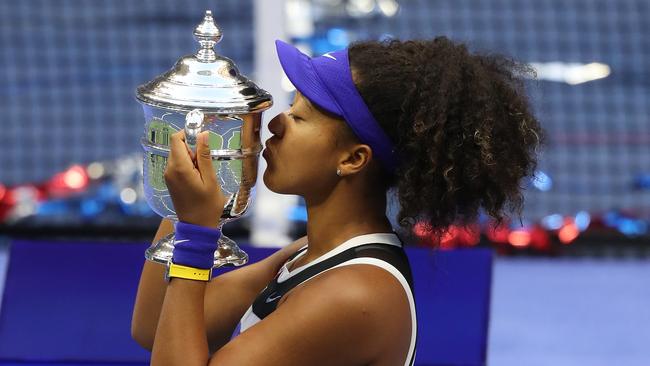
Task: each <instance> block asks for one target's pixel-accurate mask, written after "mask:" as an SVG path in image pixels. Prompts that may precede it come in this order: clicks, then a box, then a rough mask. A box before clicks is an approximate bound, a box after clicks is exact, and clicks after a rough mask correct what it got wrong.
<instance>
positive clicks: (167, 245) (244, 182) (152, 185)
mask: <svg viewBox="0 0 650 366" xmlns="http://www.w3.org/2000/svg"><path fill="white" fill-rule="evenodd" d="M221 37H222V35H221V30H220V29H219V28H218V27H217V25H216V24H215V23H214V19H213V18H212V12H211V11H209V10H208V11H206V12H205V16H204V18H203V21H202V22H201V24H199V25H198V26H197V27H196V28H195V29H194V38H195V39H196V40H197V41H198V42H199V44H200V49H199V50H198V52H197V53H196V54H194V55H188V56H184V57H182V58H181V59H180V60H178V61H177V62H176V64H175V65H174V67H173V68H172V69H171V70H169V71H167V72H166V73H164V74H162V75H160V76H158V77H156V78H155V79H153V80H152V81H150V82H148V83H146V84H144V85H141V86H139V87H138V89H137V92H136V96H137V99H138V101H139V102H140V103H141V104H142V108H143V109H144V117H145V128H144V137H143V138H142V141H141V142H142V147H143V148H144V152H145V153H144V191H145V196H146V199H147V203H148V204H149V206H151V208H152V209H153V210H154V211H155V212H156V213H157V214H158V215H160V216H162V217H165V218H168V219H171V220H173V221H177V218H176V213H175V211H174V207H173V204H172V201H171V197H170V195H169V191H168V189H167V186H166V184H165V180H164V175H163V174H164V171H165V165H166V162H167V156H168V155H169V139H170V136H171V135H172V134H173V133H175V132H176V131H179V130H180V129H184V130H185V136H186V142H187V144H188V147H189V148H190V149H195V144H196V136H197V135H198V134H199V133H200V132H202V131H208V132H209V140H208V141H209V146H210V153H211V156H212V163H213V164H214V168H215V171H216V172H217V176H218V179H219V182H220V185H221V190H222V192H223V193H224V195H225V196H226V198H227V203H226V206H225V208H224V212H223V215H222V216H221V219H220V221H219V229H221V226H222V225H223V224H224V223H226V222H228V221H231V220H235V219H237V218H239V217H241V216H242V215H243V214H244V212H245V211H246V209H247V208H248V205H249V203H250V196H251V190H252V188H253V186H254V185H255V181H256V179H257V164H258V159H259V153H260V151H261V150H262V144H261V141H260V128H261V122H262V113H263V111H265V110H267V109H268V108H270V107H271V105H272V104H273V101H272V98H271V95H270V94H269V93H267V92H266V91H264V90H262V89H260V88H259V87H257V86H256V85H255V84H254V83H253V82H251V81H250V80H248V79H247V78H246V77H245V76H244V75H242V74H240V73H239V70H238V69H237V67H236V66H235V65H234V63H233V62H232V60H230V59H228V58H226V57H223V56H220V55H218V54H217V53H216V52H215V50H214V46H215V45H216V44H217V43H218V42H219V41H220V40H221ZM215 220H219V218H215ZM218 244H219V245H218V249H217V250H216V252H215V256H214V268H217V267H221V266H223V265H235V266H240V265H243V264H245V263H246V262H247V261H248V255H247V254H246V253H244V252H243V251H242V250H241V249H240V248H239V247H238V246H237V244H236V243H235V242H234V241H232V240H231V239H229V238H227V237H226V236H223V235H222V236H221V238H220V239H219V243H218ZM173 249H174V234H173V233H172V234H170V235H168V236H166V237H164V238H163V239H161V240H160V241H158V242H157V243H153V244H152V245H151V247H149V248H148V249H147V251H146V252H145V257H146V258H147V259H148V260H151V261H156V262H160V263H163V264H166V263H167V262H169V261H170V260H171V258H172V251H173Z"/></svg>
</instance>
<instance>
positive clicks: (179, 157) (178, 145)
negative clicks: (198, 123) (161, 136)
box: [167, 130, 194, 170]
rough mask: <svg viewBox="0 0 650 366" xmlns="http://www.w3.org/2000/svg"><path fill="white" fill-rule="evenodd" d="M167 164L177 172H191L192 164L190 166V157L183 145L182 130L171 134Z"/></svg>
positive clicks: (183, 135)
mask: <svg viewBox="0 0 650 366" xmlns="http://www.w3.org/2000/svg"><path fill="white" fill-rule="evenodd" d="M167 164H170V165H172V166H174V168H176V169H179V170H187V169H189V170H191V169H192V168H193V167H194V164H192V157H191V156H190V154H189V153H188V151H187V147H186V145H185V132H184V131H182V130H181V131H179V132H176V133H174V134H172V136H171V141H170V144H169V157H168V163H167Z"/></svg>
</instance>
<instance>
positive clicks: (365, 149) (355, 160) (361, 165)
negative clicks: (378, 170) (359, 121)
mask: <svg viewBox="0 0 650 366" xmlns="http://www.w3.org/2000/svg"><path fill="white" fill-rule="evenodd" d="M371 160H372V149H371V148H370V146H368V145H366V144H354V145H352V146H351V147H350V148H349V149H347V151H346V152H345V153H344V154H343V156H342V158H341V160H339V165H338V168H339V169H341V176H343V177H344V176H346V175H352V174H357V173H359V172H361V171H362V170H363V169H365V168H366V167H367V166H368V164H369V163H370V161H371Z"/></svg>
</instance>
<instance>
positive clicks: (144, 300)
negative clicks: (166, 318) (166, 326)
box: [131, 219, 174, 350]
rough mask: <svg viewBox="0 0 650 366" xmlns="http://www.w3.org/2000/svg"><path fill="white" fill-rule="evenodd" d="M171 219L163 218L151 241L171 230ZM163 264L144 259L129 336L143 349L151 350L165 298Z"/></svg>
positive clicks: (172, 228)
mask: <svg viewBox="0 0 650 366" xmlns="http://www.w3.org/2000/svg"><path fill="white" fill-rule="evenodd" d="M173 230H174V226H173V224H172V222H171V221H169V220H166V219H163V220H162V221H161V223H160V226H159V227H158V231H157V232H156V236H155V237H154V239H153V242H154V243H155V242H157V241H158V240H160V239H161V238H163V237H164V236H166V235H168V234H170V233H171V232H173ZM164 273H165V266H164V265H163V264H160V263H154V262H151V261H148V260H145V261H144V266H143V268H142V273H141V275H140V283H139V284H138V292H137V295H136V300H135V304H134V306H133V318H132V319H131V336H132V337H133V339H134V340H135V341H136V342H138V344H140V345H141V346H142V347H144V348H145V349H148V350H151V347H153V339H154V336H155V332H156V326H157V324H158V318H159V316H160V311H161V308H162V304H163V300H164V298H165V291H166V288H167V283H166V282H165V280H164V279H163V278H164Z"/></svg>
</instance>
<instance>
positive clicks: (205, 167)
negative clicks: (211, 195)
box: [196, 131, 217, 183]
mask: <svg viewBox="0 0 650 366" xmlns="http://www.w3.org/2000/svg"><path fill="white" fill-rule="evenodd" d="M197 140H198V141H197V144H196V166H197V168H198V169H199V173H201V178H202V179H203V182H212V183H216V180H217V177H216V172H215V171H214V166H213V165H212V154H210V145H209V144H208V132H207V131H204V132H201V133H200V134H199V135H198V139H197Z"/></svg>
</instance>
